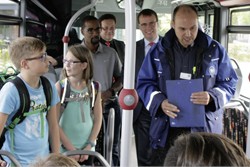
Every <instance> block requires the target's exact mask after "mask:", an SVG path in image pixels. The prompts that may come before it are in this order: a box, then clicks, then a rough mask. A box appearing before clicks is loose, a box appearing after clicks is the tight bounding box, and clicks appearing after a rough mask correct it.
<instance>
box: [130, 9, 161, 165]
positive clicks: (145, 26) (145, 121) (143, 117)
mask: <svg viewBox="0 0 250 167" xmlns="http://www.w3.org/2000/svg"><path fill="white" fill-rule="evenodd" d="M137 20H138V24H139V28H140V30H141V32H142V34H143V36H144V38H143V39H141V40H139V41H137V42H136V65H135V85H136V79H137V74H138V72H139V70H140V68H141V65H142V62H143V60H144V58H145V56H146V54H147V52H148V51H149V50H150V48H151V46H152V45H154V43H157V42H158V41H159V38H160V37H159V35H158V16H157V14H156V13H155V11H153V10H151V9H143V10H142V11H141V12H140V13H139V14H138V17H137ZM133 119H134V123H133V127H134V133H135V142H136V150H137V158H138V165H139V166H154V165H153V163H152V161H153V160H152V159H153V156H152V152H151V147H150V141H149V127H150V123H151V116H150V113H149V111H148V110H147V109H146V108H145V107H144V105H143V102H142V101H141V99H139V102H138V104H137V106H136V108H135V109H134V117H133Z"/></svg>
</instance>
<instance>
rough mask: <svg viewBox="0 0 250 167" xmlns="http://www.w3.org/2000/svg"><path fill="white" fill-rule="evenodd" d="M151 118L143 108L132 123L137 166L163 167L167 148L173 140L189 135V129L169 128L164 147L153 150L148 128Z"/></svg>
mask: <svg viewBox="0 0 250 167" xmlns="http://www.w3.org/2000/svg"><path fill="white" fill-rule="evenodd" d="M150 123H151V116H150V113H149V111H147V109H146V108H145V107H143V108H142V110H141V112H140V114H139V116H138V119H137V120H136V121H135V122H134V125H133V126H134V133H135V142H136V151H137V160H138V166H163V164H164V160H165V158H166V155H167V152H168V150H169V148H170V147H171V146H172V145H173V143H174V141H175V139H176V138H177V137H178V136H179V135H181V134H184V133H190V128H170V130H169V135H168V139H167V142H166V146H165V147H164V148H157V149H153V148H152V147H151V146H150V136H149V128H150Z"/></svg>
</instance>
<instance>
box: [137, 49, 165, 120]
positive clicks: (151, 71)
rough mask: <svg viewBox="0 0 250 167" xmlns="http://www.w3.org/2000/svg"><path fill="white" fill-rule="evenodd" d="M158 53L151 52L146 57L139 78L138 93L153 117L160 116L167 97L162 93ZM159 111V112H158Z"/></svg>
mask: <svg viewBox="0 0 250 167" xmlns="http://www.w3.org/2000/svg"><path fill="white" fill-rule="evenodd" d="M154 55H157V52H156V51H151V52H149V53H148V54H147V56H146V57H145V59H144V61H143V63H142V66H141V68H140V70H139V73H138V77H137V88H136V90H137V93H138V95H139V96H140V98H141V100H142V101H143V103H144V106H145V107H146V108H147V110H148V111H149V112H150V115H151V116H152V117H155V116H156V114H157V116H160V115H158V114H162V115H163V112H162V111H161V108H160V107H161V103H162V101H163V100H164V99H166V96H165V95H164V94H163V93H162V92H161V90H160V85H159V81H160V80H159V76H161V75H160V74H159V73H160V72H161V71H162V70H160V69H161V65H160V61H159V58H157V57H156V56H154ZM158 111H159V112H158Z"/></svg>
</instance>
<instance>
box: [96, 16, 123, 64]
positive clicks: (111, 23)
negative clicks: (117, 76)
mask: <svg viewBox="0 0 250 167" xmlns="http://www.w3.org/2000/svg"><path fill="white" fill-rule="evenodd" d="M99 23H100V26H101V33H100V36H101V39H100V42H101V43H102V44H104V45H106V46H108V47H111V48H114V49H115V50H116V52H117V53H118V56H119V58H120V60H121V63H122V64H123V65H124V56H125V44H124V42H123V41H120V40H117V39H114V35H115V29H116V18H115V16H114V15H112V14H104V15H102V16H101V17H100V18H99Z"/></svg>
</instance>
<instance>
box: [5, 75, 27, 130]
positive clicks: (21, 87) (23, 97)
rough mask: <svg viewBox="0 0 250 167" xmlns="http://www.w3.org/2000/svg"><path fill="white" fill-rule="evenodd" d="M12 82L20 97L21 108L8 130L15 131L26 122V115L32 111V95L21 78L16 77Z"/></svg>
mask: <svg viewBox="0 0 250 167" xmlns="http://www.w3.org/2000/svg"><path fill="white" fill-rule="evenodd" d="M10 82H12V83H13V84H14V85H15V86H16V88H17V90H18V94H19V97H20V107H19V109H18V110H17V112H16V114H15V115H14V116H13V117H12V119H11V123H10V124H9V125H8V127H7V128H8V129H14V128H15V126H16V125H17V124H19V123H21V122H22V121H23V120H24V118H25V116H24V113H25V112H28V111H29V109H30V95H29V92H28V90H27V88H26V86H25V83H24V82H23V81H22V79H21V78H19V77H16V78H15V79H13V80H11V81H10Z"/></svg>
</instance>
